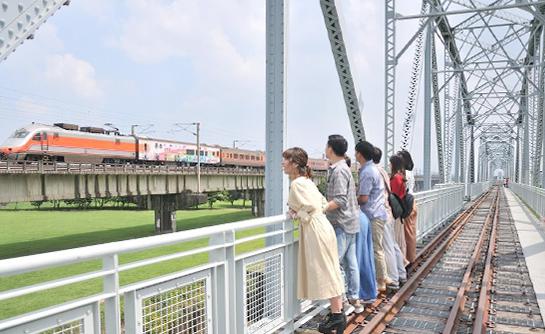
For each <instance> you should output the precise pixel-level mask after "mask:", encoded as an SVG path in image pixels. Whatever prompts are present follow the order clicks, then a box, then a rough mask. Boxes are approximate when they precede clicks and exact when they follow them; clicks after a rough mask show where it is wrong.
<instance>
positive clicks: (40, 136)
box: [32, 133, 42, 141]
mask: <svg viewBox="0 0 545 334" xmlns="http://www.w3.org/2000/svg"><path fill="white" fill-rule="evenodd" d="M32 140H37V141H40V140H42V134H41V133H37V134H35V135H34V137H32Z"/></svg>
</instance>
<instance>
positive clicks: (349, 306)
mask: <svg viewBox="0 0 545 334" xmlns="http://www.w3.org/2000/svg"><path fill="white" fill-rule="evenodd" d="M343 310H344V314H346V315H350V314H352V313H354V310H355V309H354V306H352V304H350V302H348V300H345V301H344V302H343Z"/></svg>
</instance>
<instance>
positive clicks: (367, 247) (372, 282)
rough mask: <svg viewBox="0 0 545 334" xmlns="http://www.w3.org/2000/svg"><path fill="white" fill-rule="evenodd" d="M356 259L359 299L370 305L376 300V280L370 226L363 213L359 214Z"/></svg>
mask: <svg viewBox="0 0 545 334" xmlns="http://www.w3.org/2000/svg"><path fill="white" fill-rule="evenodd" d="M356 257H357V258H358V265H359V269H360V298H361V300H362V302H363V303H364V304H370V303H373V302H374V301H375V299H376V298H377V280H376V276H375V260H374V258H373V234H372V233H371V224H370V223H369V219H368V218H367V216H366V215H365V214H364V213H363V212H360V233H358V234H357V237H356Z"/></svg>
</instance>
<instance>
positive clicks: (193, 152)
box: [187, 150, 195, 155]
mask: <svg viewBox="0 0 545 334" xmlns="http://www.w3.org/2000/svg"><path fill="white" fill-rule="evenodd" d="M187 155H195V150H187Z"/></svg>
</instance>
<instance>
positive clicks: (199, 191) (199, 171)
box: [195, 122, 201, 194]
mask: <svg viewBox="0 0 545 334" xmlns="http://www.w3.org/2000/svg"><path fill="white" fill-rule="evenodd" d="M195 125H196V126H197V134H196V136H197V193H199V194H200V193H201V123H200V122H197V123H195Z"/></svg>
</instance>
